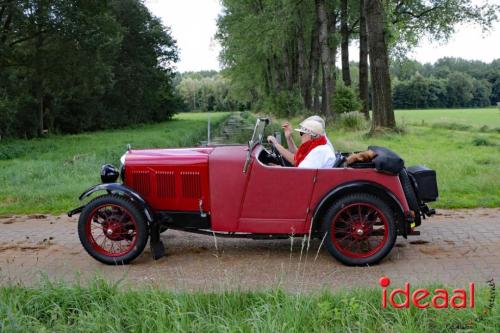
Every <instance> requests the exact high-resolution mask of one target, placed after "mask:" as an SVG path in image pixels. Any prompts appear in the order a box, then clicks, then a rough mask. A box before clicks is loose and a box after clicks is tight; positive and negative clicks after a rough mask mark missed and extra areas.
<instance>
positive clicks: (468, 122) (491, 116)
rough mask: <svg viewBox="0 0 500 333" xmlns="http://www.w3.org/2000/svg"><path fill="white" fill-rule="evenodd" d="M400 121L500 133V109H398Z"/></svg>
mask: <svg viewBox="0 0 500 333" xmlns="http://www.w3.org/2000/svg"><path fill="white" fill-rule="evenodd" d="M396 120H397V121H398V123H400V124H401V123H402V124H410V125H419V126H435V127H443V128H449V129H466V130H469V129H473V130H481V129H482V130H483V131H496V132H498V133H500V109H499V108H483V109H433V110H399V111H396Z"/></svg>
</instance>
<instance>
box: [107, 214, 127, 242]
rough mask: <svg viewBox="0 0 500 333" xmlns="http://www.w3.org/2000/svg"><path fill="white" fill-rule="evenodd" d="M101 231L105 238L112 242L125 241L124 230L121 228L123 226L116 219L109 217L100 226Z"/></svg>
mask: <svg viewBox="0 0 500 333" xmlns="http://www.w3.org/2000/svg"><path fill="white" fill-rule="evenodd" d="M102 230H103V232H104V234H105V235H106V237H107V238H108V239H110V240H113V241H120V240H123V239H125V237H126V236H127V235H126V230H124V228H123V224H122V223H121V222H119V221H118V220H117V219H115V218H113V217H110V218H108V219H107V220H106V221H104V223H103V224H102Z"/></svg>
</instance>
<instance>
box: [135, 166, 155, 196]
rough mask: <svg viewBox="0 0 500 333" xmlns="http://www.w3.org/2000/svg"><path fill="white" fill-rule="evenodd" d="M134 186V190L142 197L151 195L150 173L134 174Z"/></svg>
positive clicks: (137, 172) (140, 172)
mask: <svg viewBox="0 0 500 333" xmlns="http://www.w3.org/2000/svg"><path fill="white" fill-rule="evenodd" d="M132 185H133V187H134V189H135V190H136V191H137V192H139V193H141V194H142V195H145V196H147V195H149V191H150V190H151V187H150V184H149V171H134V172H132Z"/></svg>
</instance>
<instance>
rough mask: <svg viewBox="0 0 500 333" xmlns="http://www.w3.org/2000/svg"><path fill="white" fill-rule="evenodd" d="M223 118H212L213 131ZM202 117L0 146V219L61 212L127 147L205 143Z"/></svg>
mask: <svg viewBox="0 0 500 333" xmlns="http://www.w3.org/2000/svg"><path fill="white" fill-rule="evenodd" d="M228 115H229V113H214V114H212V118H211V119H212V123H213V124H214V126H216V125H217V124H218V123H219V122H220V121H222V120H223V119H224V118H225V117H227V116H228ZM206 132H207V114H203V113H183V114H180V115H177V116H175V117H174V119H173V120H172V121H169V122H165V123H160V124H155V125H140V126H136V127H133V128H127V129H121V130H114V131H106V132H94V133H85V134H78V135H65V136H52V137H49V138H44V139H36V140H29V141H26V140H14V141H0V184H1V186H0V214H22V213H33V212H39V213H62V212H65V211H67V210H68V209H70V208H73V207H75V206H77V205H78V204H79V202H78V199H77V198H78V196H79V195H80V194H81V192H83V191H84V190H85V189H87V188H88V187H89V186H91V185H94V184H97V183H100V179H99V171H100V166H101V165H102V164H104V163H112V164H114V165H116V166H118V165H119V158H120V156H121V155H122V154H123V153H124V152H125V151H126V147H127V144H129V143H130V144H131V145H132V148H135V149H140V148H160V147H179V146H190V145H198V144H199V141H200V140H201V139H205V138H206Z"/></svg>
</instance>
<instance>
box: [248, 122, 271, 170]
mask: <svg viewBox="0 0 500 333" xmlns="http://www.w3.org/2000/svg"><path fill="white" fill-rule="evenodd" d="M268 124H269V118H257V121H256V122H255V127H254V129H253V134H252V138H251V139H250V141H248V151H247V157H246V160H245V165H244V166H243V173H246V172H247V170H248V166H249V164H250V160H251V158H252V151H253V149H254V148H255V147H256V146H257V145H259V144H262V140H263V139H264V130H265V129H266V126H267V125H268Z"/></svg>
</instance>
